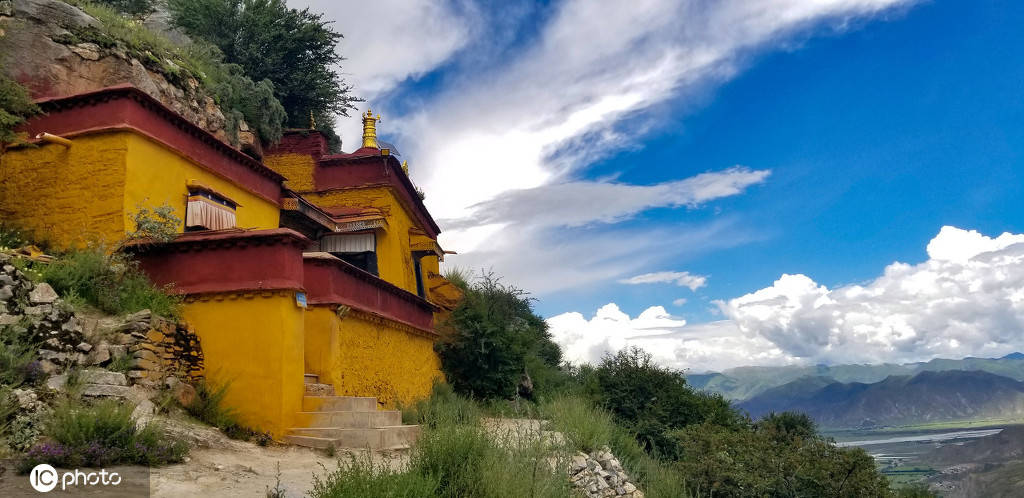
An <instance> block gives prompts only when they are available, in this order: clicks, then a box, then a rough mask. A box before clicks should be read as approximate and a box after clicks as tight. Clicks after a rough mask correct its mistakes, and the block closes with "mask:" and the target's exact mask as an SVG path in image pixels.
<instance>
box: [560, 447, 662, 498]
mask: <svg viewBox="0 0 1024 498" xmlns="http://www.w3.org/2000/svg"><path fill="white" fill-rule="evenodd" d="M568 473H569V482H571V483H572V485H573V488H575V489H576V491H578V492H579V493H580V494H581V495H583V496H585V497H586V498H610V497H626V498H643V497H644V493H643V491H640V490H639V489H637V487H636V485H635V484H633V483H632V482H631V481H630V479H629V475H628V474H626V471H625V469H623V468H622V464H621V463H619V461H618V459H616V458H615V455H613V454H612V450H611V449H610V448H608V447H607V446H602V447H601V448H598V449H597V450H595V451H593V452H591V453H590V454H589V455H588V454H586V453H583V452H579V453H577V454H576V455H574V456H573V457H572V459H571V460H570V463H569V469H568Z"/></svg>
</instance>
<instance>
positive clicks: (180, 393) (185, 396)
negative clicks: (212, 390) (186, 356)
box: [171, 382, 196, 406]
mask: <svg viewBox="0 0 1024 498" xmlns="http://www.w3.org/2000/svg"><path fill="white" fill-rule="evenodd" d="M171 394H173V395H174V399H175V400H177V401H178V403H179V404H180V405H181V406H188V405H191V404H192V402H193V401H195V400H196V388H194V387H192V386H190V385H188V384H185V383H184V382H182V383H179V384H178V385H177V386H175V387H174V388H172V389H171Z"/></svg>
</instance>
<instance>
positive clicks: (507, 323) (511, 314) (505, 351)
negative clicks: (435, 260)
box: [435, 273, 562, 399]
mask: <svg viewBox="0 0 1024 498" xmlns="http://www.w3.org/2000/svg"><path fill="white" fill-rule="evenodd" d="M435 349H436V350H437V352H438V355H439V356H440V357H441V368H442V370H443V371H444V373H445V376H446V377H447V379H448V382H450V383H451V384H452V387H454V388H455V391H456V392H458V393H459V394H462V395H465V396H469V397H472V398H476V399H490V398H506V399H509V398H513V397H515V396H516V395H517V394H519V389H518V387H519V385H520V382H521V381H522V380H523V379H524V378H525V376H528V375H530V374H531V372H530V371H529V370H528V368H529V365H534V367H535V369H538V368H539V367H540V366H543V367H544V368H550V369H553V370H557V368H558V366H559V363H560V362H561V359H562V352H561V349H559V347H558V345H557V344H555V343H554V342H553V341H552V340H551V334H550V333H549V332H548V327H547V323H546V322H545V321H544V319H543V318H541V317H539V316H537V315H536V314H534V313H533V309H532V307H531V304H530V299H529V298H528V297H527V296H526V293H525V292H523V291H522V290H520V289H517V288H515V287H513V286H509V285H505V284H502V283H501V281H500V279H498V278H497V277H495V276H494V275H492V274H489V273H483V274H482V275H481V277H480V278H479V279H477V280H475V281H474V282H473V283H472V284H470V285H469V287H468V288H467V289H466V290H465V293H464V297H463V299H462V302H460V303H459V306H458V307H457V308H456V309H455V310H454V311H453V312H452V314H451V317H450V318H449V319H448V320H447V323H445V324H444V325H443V326H442V327H441V339H440V340H439V341H438V342H437V343H436V344H435ZM538 380H539V378H538ZM534 385H535V386H536V385H537V384H536V383H535V384H534ZM538 390H540V388H538ZM522 394H524V395H526V396H531V395H532V393H531V392H529V391H527V392H523V393H522Z"/></svg>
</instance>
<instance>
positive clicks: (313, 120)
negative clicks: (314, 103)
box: [309, 110, 316, 130]
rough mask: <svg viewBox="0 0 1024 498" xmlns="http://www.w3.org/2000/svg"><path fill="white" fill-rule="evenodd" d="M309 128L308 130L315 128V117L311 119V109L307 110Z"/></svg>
mask: <svg viewBox="0 0 1024 498" xmlns="http://www.w3.org/2000/svg"><path fill="white" fill-rule="evenodd" d="M309 129H310V130H315V129H316V119H313V111H312V110H310V111H309Z"/></svg>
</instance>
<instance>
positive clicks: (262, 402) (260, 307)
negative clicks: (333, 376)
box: [183, 292, 306, 438]
mask: <svg viewBox="0 0 1024 498" xmlns="http://www.w3.org/2000/svg"><path fill="white" fill-rule="evenodd" d="M183 314H184V317H185V319H186V320H187V321H188V322H189V323H190V324H192V325H193V326H194V327H195V330H196V334H197V335H199V339H200V342H201V343H202V347H203V355H204V361H205V364H206V377H207V379H208V380H209V382H211V383H212V384H214V385H224V384H225V383H229V388H228V392H227V395H226V397H225V400H224V402H225V404H226V406H228V407H231V408H232V409H234V410H235V412H236V413H237V414H238V416H239V418H240V422H241V423H242V424H244V425H246V426H247V427H254V428H258V429H260V430H264V431H267V432H270V433H271V435H273V436H274V437H275V438H277V437H281V436H283V435H284V434H285V433H286V431H287V429H288V428H290V427H292V426H293V424H294V422H295V417H296V416H297V415H296V414H297V413H298V412H299V411H300V410H301V409H302V396H303V393H304V392H305V385H304V384H303V379H302V376H303V374H304V373H306V372H304V371H303V370H304V368H303V367H304V362H303V355H304V345H303V344H304V333H303V331H304V329H305V323H304V314H305V312H304V311H303V309H302V308H300V307H298V306H296V305H295V296H294V293H293V292H273V293H270V292H268V293H248V294H221V295H214V296H206V297H204V298H202V299H201V300H195V301H191V302H188V303H186V304H185V306H184V313H183Z"/></svg>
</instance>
